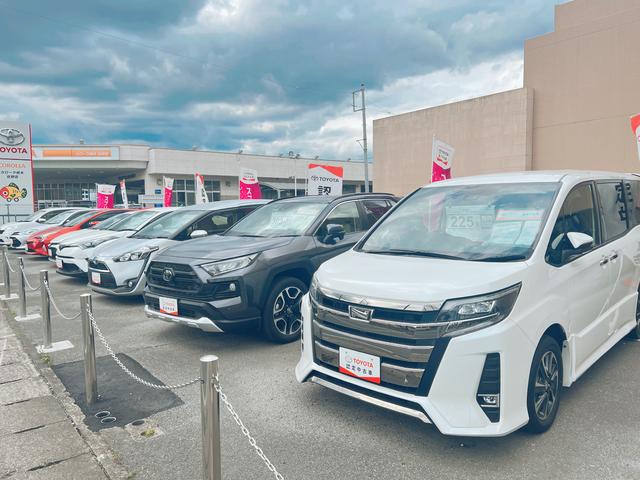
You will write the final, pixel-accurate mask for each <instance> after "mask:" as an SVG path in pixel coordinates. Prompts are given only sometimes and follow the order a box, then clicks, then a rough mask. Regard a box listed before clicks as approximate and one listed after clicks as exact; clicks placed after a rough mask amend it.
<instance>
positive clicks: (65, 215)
mask: <svg viewBox="0 0 640 480" xmlns="http://www.w3.org/2000/svg"><path fill="white" fill-rule="evenodd" d="M83 213H86V210H68V211H66V212H62V213H58V214H57V215H54V216H53V217H51V218H50V219H49V220H47V221H46V222H44V223H45V224H47V225H61V224H62V223H63V222H64V221H65V220H68V219H70V218H75V217H77V216H78V215H82V214H83Z"/></svg>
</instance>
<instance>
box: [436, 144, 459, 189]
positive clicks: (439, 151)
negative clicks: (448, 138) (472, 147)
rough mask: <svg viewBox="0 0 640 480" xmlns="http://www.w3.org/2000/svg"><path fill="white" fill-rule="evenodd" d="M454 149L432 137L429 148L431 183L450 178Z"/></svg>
mask: <svg viewBox="0 0 640 480" xmlns="http://www.w3.org/2000/svg"><path fill="white" fill-rule="evenodd" d="M454 153H455V149H454V148H453V147H452V146H451V145H448V144H446V143H444V142H443V141H441V140H436V137H435V135H434V136H433V146H432V147H431V183H433V182H439V181H440V180H447V179H449V178H451V163H452V162H453V154H454Z"/></svg>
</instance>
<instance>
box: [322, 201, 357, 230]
mask: <svg viewBox="0 0 640 480" xmlns="http://www.w3.org/2000/svg"><path fill="white" fill-rule="evenodd" d="M331 224H333V225H342V227H343V228H344V233H346V234H349V233H354V232H361V231H364V230H365V229H364V227H363V225H362V219H361V218H360V212H359V211H358V205H356V202H355V201H350V202H344V203H341V204H340V205H338V206H337V207H336V208H334V209H333V211H332V212H331V213H330V214H329V215H327V218H325V219H324V222H322V225H320V227H319V228H318V231H317V232H316V235H321V236H322V235H326V233H327V225H331Z"/></svg>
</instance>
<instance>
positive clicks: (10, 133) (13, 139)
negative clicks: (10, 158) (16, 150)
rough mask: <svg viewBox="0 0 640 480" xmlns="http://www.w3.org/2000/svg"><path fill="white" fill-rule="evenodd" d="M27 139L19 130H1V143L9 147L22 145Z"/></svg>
mask: <svg viewBox="0 0 640 480" xmlns="http://www.w3.org/2000/svg"><path fill="white" fill-rule="evenodd" d="M25 139H26V138H25V136H24V134H23V133H22V132H21V131H20V130H18V129H17V128H0V143H4V144H5V145H9V146H13V145H20V144H22V143H24V141H25Z"/></svg>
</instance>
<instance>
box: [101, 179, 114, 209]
mask: <svg viewBox="0 0 640 480" xmlns="http://www.w3.org/2000/svg"><path fill="white" fill-rule="evenodd" d="M96 189H97V195H96V208H113V197H114V194H115V191H116V186H115V185H101V184H98V185H97V188H96Z"/></svg>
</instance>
